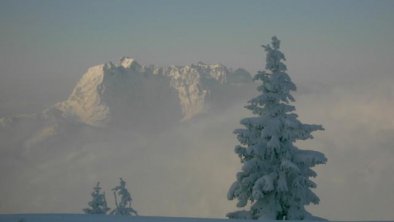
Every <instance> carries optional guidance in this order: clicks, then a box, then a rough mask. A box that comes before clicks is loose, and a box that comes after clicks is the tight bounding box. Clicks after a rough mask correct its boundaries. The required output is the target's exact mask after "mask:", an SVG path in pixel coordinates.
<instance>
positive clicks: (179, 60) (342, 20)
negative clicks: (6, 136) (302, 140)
mask: <svg viewBox="0 0 394 222" xmlns="http://www.w3.org/2000/svg"><path fill="white" fill-rule="evenodd" d="M0 5H1V7H0V28H1V29H0V30H2V35H1V36H0V47H1V48H0V49H1V50H0V51H1V55H0V56H1V61H3V62H4V61H7V63H6V64H2V67H3V68H2V70H1V72H2V73H6V74H8V75H9V74H10V73H9V72H11V73H12V71H13V68H12V67H10V68H8V69H5V70H4V66H11V65H12V64H16V63H17V61H18V62H19V63H20V62H26V63H27V64H32V65H45V64H46V65H48V66H49V67H48V68H49V69H56V68H57V67H59V66H60V67H62V66H66V67H69V66H68V65H71V64H76V65H77V67H79V68H80V69H85V68H86V66H89V65H92V64H95V63H102V62H105V61H107V60H114V59H118V57H120V56H123V55H130V56H133V57H136V58H137V59H138V60H140V62H141V63H155V64H174V63H175V64H188V63H192V62H197V61H199V60H203V61H206V62H210V63H214V62H221V63H223V64H225V65H229V66H232V67H238V66H242V67H245V68H247V69H251V70H256V69H258V67H259V65H260V62H258V61H259V60H261V49H260V48H258V46H259V45H260V44H262V43H264V42H266V41H267V39H269V37H270V36H272V35H274V34H276V35H278V36H279V38H280V39H282V41H283V42H284V44H285V45H284V47H285V48H286V49H290V50H291V52H290V53H296V52H298V51H304V52H309V51H314V52H315V53H316V52H317V51H319V53H320V54H324V53H335V52H332V51H333V50H334V49H335V50H341V51H342V52H343V54H348V55H349V56H351V55H352V54H353V53H354V55H353V56H359V54H361V53H362V52H364V53H365V50H369V51H371V50H372V51H374V50H376V49H379V50H381V52H380V53H384V54H387V55H393V52H392V51H393V49H394V46H393V44H392V41H393V39H394V28H393V27H394V25H393V24H394V13H392V12H393V11H394V2H393V1H316V0H314V1H252V0H247V1H230V0H224V1H218V0H210V1H207V0H199V1H188V0H186V1H184V0H172V1H153V0H141V1H121V0H115V1H72V0H71V1H69V0H67V1H65V0H64V1H52V0H48V1H44V0H43V1H34V0H33V1H20V0H11V1H4V0H3V1H1V2H0ZM326 50H327V51H326ZM7 64H8V65H7ZM7 71H8V72H7ZM37 71H38V70H37ZM74 71H76V70H75V69H70V72H74ZM81 71H82V70H79V72H78V75H80V73H81Z"/></svg>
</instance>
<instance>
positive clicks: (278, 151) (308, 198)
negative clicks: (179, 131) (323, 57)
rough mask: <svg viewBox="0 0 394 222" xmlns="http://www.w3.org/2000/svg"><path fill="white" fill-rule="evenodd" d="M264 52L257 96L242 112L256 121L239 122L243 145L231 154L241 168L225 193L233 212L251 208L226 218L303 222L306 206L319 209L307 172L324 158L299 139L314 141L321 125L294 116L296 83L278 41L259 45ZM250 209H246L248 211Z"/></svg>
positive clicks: (273, 40)
mask: <svg viewBox="0 0 394 222" xmlns="http://www.w3.org/2000/svg"><path fill="white" fill-rule="evenodd" d="M262 47H263V48H264V49H265V51H266V53H267V56H266V65H265V69H266V71H259V72H258V73H257V74H256V75H255V77H254V80H259V81H261V85H259V86H258V87H257V90H258V91H259V95H258V96H257V97H255V98H253V99H251V100H250V101H249V102H248V105H247V106H246V107H245V108H247V109H248V110H250V111H252V113H253V114H254V115H255V116H254V117H249V118H245V119H242V120H241V124H242V125H243V126H244V127H245V128H243V129H236V130H235V131H234V133H235V134H236V135H237V139H238V141H239V142H240V144H241V145H238V146H236V147H235V153H237V154H238V156H239V157H240V159H241V163H242V169H241V171H240V172H238V173H237V176H236V181H235V182H234V183H233V184H232V186H231V188H230V189H229V191H228V199H229V200H233V199H234V198H235V199H237V200H238V204H237V207H245V206H247V205H248V203H249V205H250V210H246V211H237V212H232V213H229V214H228V215H227V216H228V217H230V218H249V219H276V220H303V219H307V218H310V217H312V216H311V214H309V213H308V212H307V211H306V210H305V205H309V204H310V203H313V204H318V203H319V198H318V197H317V196H316V195H315V194H314V193H313V192H312V191H311V188H315V187H316V184H315V183H314V182H313V181H311V180H310V177H315V176H316V175H317V174H316V173H315V172H314V171H313V170H312V169H311V168H312V167H313V166H315V165H317V164H324V163H326V161H327V159H326V157H325V156H324V154H322V153H320V152H317V151H311V150H301V149H299V148H297V147H296V146H295V144H294V143H295V142H296V141H297V140H306V139H311V138H313V137H312V135H311V133H312V132H313V131H316V130H323V127H322V126H321V125H310V124H304V123H301V122H300V121H299V120H298V119H297V117H298V116H297V114H295V113H294V111H295V107H294V106H292V105H290V103H291V102H294V98H293V96H292V95H291V94H290V92H291V91H295V90H296V86H295V84H294V83H293V82H292V81H291V79H290V77H289V75H288V74H287V73H286V70H287V68H286V65H285V64H284V63H283V61H284V60H285V56H284V54H283V53H282V52H281V51H280V50H279V47H280V41H279V39H278V38H276V37H272V43H271V45H263V46H262ZM249 205H248V206H249Z"/></svg>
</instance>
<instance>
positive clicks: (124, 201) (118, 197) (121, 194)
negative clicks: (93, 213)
mask: <svg viewBox="0 0 394 222" xmlns="http://www.w3.org/2000/svg"><path fill="white" fill-rule="evenodd" d="M112 191H113V192H114V197H115V204H116V208H115V209H114V210H113V211H112V212H111V214H112V215H138V213H137V211H135V210H134V209H133V208H132V207H131V202H132V199H131V195H130V193H129V191H128V190H127V188H126V181H124V180H123V178H120V185H119V186H117V187H115V188H113V189H112Z"/></svg>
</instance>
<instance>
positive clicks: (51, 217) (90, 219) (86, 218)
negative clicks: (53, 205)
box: [0, 214, 228, 222]
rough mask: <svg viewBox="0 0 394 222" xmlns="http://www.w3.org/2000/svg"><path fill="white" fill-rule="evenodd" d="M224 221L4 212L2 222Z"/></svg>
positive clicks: (214, 221) (215, 221)
mask: <svg viewBox="0 0 394 222" xmlns="http://www.w3.org/2000/svg"><path fill="white" fill-rule="evenodd" d="M126 221H133V222H224V221H228V220H227V219H200V218H182V217H143V216H113V215H91V214H4V215H0V222H126Z"/></svg>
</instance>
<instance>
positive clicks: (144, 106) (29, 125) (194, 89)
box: [0, 57, 251, 149]
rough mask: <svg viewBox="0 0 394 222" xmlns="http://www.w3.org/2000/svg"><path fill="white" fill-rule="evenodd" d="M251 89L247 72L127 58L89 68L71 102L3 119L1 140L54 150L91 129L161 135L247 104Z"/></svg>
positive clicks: (77, 85)
mask: <svg viewBox="0 0 394 222" xmlns="http://www.w3.org/2000/svg"><path fill="white" fill-rule="evenodd" d="M250 83H251V77H250V74H249V73H248V72H246V71H245V70H243V69H238V70H235V71H233V70H231V69H228V68H227V67H225V66H223V65H220V64H215V65H208V64H205V63H202V62H199V63H197V64H192V65H186V66H168V67H157V66H153V65H150V66H143V65H140V64H139V63H138V62H137V61H135V60H134V59H132V58H129V57H123V58H121V60H120V62H119V64H113V63H111V62H108V63H105V64H101V65H96V66H93V67H91V68H89V69H88V70H87V72H86V73H85V74H84V75H83V76H82V78H81V79H80V80H79V81H78V83H77V84H76V86H75V87H74V89H73V91H72V93H71V94H70V96H69V97H68V99H67V100H65V101H62V102H59V103H57V104H55V105H54V106H52V107H50V108H48V109H46V110H44V111H43V112H41V113H38V114H32V115H21V116H16V117H7V118H0V139H2V140H3V141H5V142H4V143H6V146H7V147H10V148H11V147H21V146H22V147H26V146H27V147H32V146H36V145H38V144H40V145H42V143H46V142H47V141H53V143H52V144H51V146H52V145H55V146H56V141H57V140H59V139H60V140H68V139H69V138H70V136H72V135H75V134H81V131H86V130H90V129H89V128H90V127H93V128H97V127H99V128H106V127H108V126H111V127H116V128H119V127H120V128H125V129H130V128H133V129H137V128H146V129H159V130H160V128H161V127H164V126H168V125H169V124H170V125H171V124H174V123H176V122H179V121H180V120H188V119H191V118H193V117H195V116H197V115H199V114H203V113H205V112H207V111H208V110H215V109H216V110H217V109H225V108H226V107H228V106H229V105H230V104H232V103H233V102H235V101H236V100H237V99H241V98H242V99H244V98H243V97H242V96H240V94H242V93H240V92H242V91H243V90H244V89H245V85H248V84H250ZM16 132H17V133H16ZM65 136H66V137H67V138H65ZM11 149H12V148H11Z"/></svg>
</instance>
